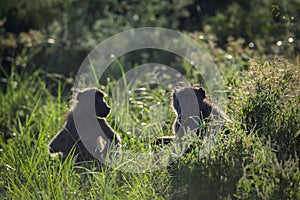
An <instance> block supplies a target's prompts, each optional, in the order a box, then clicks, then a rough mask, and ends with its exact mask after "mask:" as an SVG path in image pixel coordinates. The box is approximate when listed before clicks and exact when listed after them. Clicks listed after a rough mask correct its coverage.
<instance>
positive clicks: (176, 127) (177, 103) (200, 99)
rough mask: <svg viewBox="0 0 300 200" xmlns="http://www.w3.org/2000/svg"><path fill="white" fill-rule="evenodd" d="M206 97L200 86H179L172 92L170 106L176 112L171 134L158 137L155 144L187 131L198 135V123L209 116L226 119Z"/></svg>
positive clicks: (182, 134) (168, 141)
mask: <svg viewBox="0 0 300 200" xmlns="http://www.w3.org/2000/svg"><path fill="white" fill-rule="evenodd" d="M206 99H207V96H206V92H205V90H204V89H203V88H202V87H198V86H194V87H181V88H177V89H175V90H174V91H173V92H172V95H171V100H172V108H173V110H174V112H175V114H176V119H175V121H174V123H173V135H172V136H162V137H158V138H157V139H156V141H155V143H156V144H159V145H161V144H168V143H170V142H171V141H172V140H173V139H174V138H175V135H176V137H178V138H181V137H183V136H184V133H185V132H187V131H194V133H196V134H197V136H199V124H200V123H201V122H203V121H205V120H206V121H208V120H209V118H210V117H215V118H218V119H221V120H225V121H228V120H227V118H226V116H225V114H224V113H223V112H222V111H220V109H218V108H217V106H214V105H212V104H211V103H210V102H209V101H208V100H206Z"/></svg>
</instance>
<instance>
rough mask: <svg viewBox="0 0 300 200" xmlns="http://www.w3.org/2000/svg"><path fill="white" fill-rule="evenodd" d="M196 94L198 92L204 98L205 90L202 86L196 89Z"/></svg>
mask: <svg viewBox="0 0 300 200" xmlns="http://www.w3.org/2000/svg"><path fill="white" fill-rule="evenodd" d="M198 94H199V95H200V96H201V97H202V98H203V99H205V97H206V94H205V90H204V89H203V88H202V87H201V88H199V89H198Z"/></svg>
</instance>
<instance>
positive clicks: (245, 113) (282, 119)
mask: <svg viewBox="0 0 300 200" xmlns="http://www.w3.org/2000/svg"><path fill="white" fill-rule="evenodd" d="M245 73H246V74H247V75H246V77H245V78H244V80H243V81H242V83H241V86H240V89H239V91H237V94H236V96H235V98H234V99H235V100H233V101H232V102H233V103H232V104H233V105H237V107H235V111H236V114H238V115H237V116H238V118H239V119H241V120H242V122H243V123H244V125H245V129H246V130H248V131H249V132H250V131H253V130H255V131H257V133H258V134H259V135H260V136H262V137H263V138H265V139H268V138H270V139H271V145H272V148H274V149H275V150H276V151H277V154H278V155H279V158H280V159H288V158H289V156H290V155H293V154H294V152H296V150H297V151H298V147H299V145H300V143H299V141H300V139H299V136H298V135H297V132H298V130H300V123H299V119H300V109H299V108H300V94H299V91H300V88H299V84H296V83H299V81H300V74H299V65H292V64H290V63H288V62H287V61H285V60H280V59H279V60H275V61H274V62H265V63H264V64H259V63H256V62H254V61H252V63H251V65H250V67H249V71H247V72H245ZM238 99H242V101H239V100H238ZM235 101H236V102H235ZM237 102H239V104H235V103H237ZM298 156H299V151H298Z"/></svg>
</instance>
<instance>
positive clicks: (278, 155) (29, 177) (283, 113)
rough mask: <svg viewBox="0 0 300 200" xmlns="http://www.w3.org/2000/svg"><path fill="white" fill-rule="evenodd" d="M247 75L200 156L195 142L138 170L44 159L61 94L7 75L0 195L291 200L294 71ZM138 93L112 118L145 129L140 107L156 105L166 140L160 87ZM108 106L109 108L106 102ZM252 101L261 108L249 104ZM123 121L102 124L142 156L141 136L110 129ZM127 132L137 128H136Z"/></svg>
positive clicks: (0, 110)
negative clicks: (165, 161)
mask: <svg viewBox="0 0 300 200" xmlns="http://www.w3.org/2000/svg"><path fill="white" fill-rule="evenodd" d="M250 70H251V71H248V72H247V71H246V72H245V73H244V77H243V78H242V80H239V81H236V82H237V83H239V84H238V85H229V86H230V87H231V88H232V90H231V91H230V95H229V96H230V98H231V100H230V101H229V102H230V103H229V105H228V108H227V110H228V111H229V117H230V118H231V119H233V121H234V122H233V123H229V124H226V125H225V129H226V130H228V131H225V130H224V131H222V132H221V133H220V136H219V137H217V138H216V143H215V145H214V146H213V147H211V148H210V150H209V151H208V152H205V153H204V152H203V148H204V146H203V145H204V143H203V140H202V139H195V141H194V146H195V148H194V149H193V150H192V151H191V152H190V153H187V154H185V155H184V156H182V157H180V158H179V159H178V160H176V161H175V162H174V163H173V164H172V165H171V166H169V167H168V168H162V169H159V170H155V171H149V172H144V173H131V172H128V171H126V170H125V169H123V168H121V167H120V166H119V168H117V169H116V168H110V167H108V166H104V165H101V164H100V163H98V162H90V163H82V164H80V165H78V164H74V162H73V159H74V158H73V156H72V155H70V157H68V158H67V159H66V160H65V161H64V162H61V161H60V159H59V157H51V156H50V155H49V153H48V142H49V141H50V140H51V138H52V137H53V136H54V135H55V133H56V132H57V131H58V130H59V129H60V128H61V126H62V124H63V121H64V116H65V114H66V112H67V110H68V106H67V105H68V101H69V100H70V97H68V96H65V95H62V93H64V94H65V93H68V92H66V90H67V89H66V88H65V87H64V85H63V84H61V83H59V82H57V85H56V87H54V88H53V87H51V88H50V87H49V86H48V85H46V84H45V81H44V80H43V78H42V77H43V74H42V73H40V72H36V73H34V74H31V75H30V76H29V75H27V74H26V73H24V74H19V73H18V72H16V71H13V75H8V76H7V79H8V83H9V84H7V88H5V91H3V92H2V93H0V96H1V99H0V102H1V105H0V117H1V118H0V119H1V121H0V127H1V136H2V139H1V154H0V176H1V178H0V198H1V199H232V198H235V199H299V198H300V185H299V182H300V176H299V174H300V173H299V151H298V150H299V145H300V143H299V130H300V128H299V124H300V123H299V107H300V106H299V102H300V98H299V91H300V88H299V84H298V85H297V84H296V83H295V80H299V73H298V74H297V73H293V74H292V76H288V74H289V73H292V71H294V72H295V71H298V72H299V66H295V65H291V64H288V65H287V64H286V63H285V61H277V62H268V63H265V64H262V65H260V64H257V65H256V64H253V63H252V68H250ZM253 73H255V74H254V75H253ZM285 74H286V75H285ZM114 84H115V82H114V81H111V82H109V83H108V84H107V85H106V86H105V87H104V90H105V92H106V93H108V94H112V91H113V85H114ZM229 84H230V83H229ZM291 87H292V89H291ZM143 88H144V89H143V90H140V91H139V90H137V91H135V92H132V93H131V97H132V101H131V102H130V103H131V104H130V105H128V107H124V108H123V110H122V109H121V110H120V112H119V113H121V114H120V116H123V115H126V114H128V113H130V115H136V116H139V117H136V118H135V119H134V120H135V123H137V124H142V123H149V119H151V117H155V115H154V116H151V114H152V113H151V110H150V109H149V105H151V103H153V102H158V101H161V102H162V104H161V105H162V106H163V107H162V108H163V109H162V112H167V113H168V114H167V121H166V122H165V123H166V124H165V125H164V126H162V127H161V126H159V127H156V129H155V130H158V132H157V135H168V134H170V132H171V131H170V130H171V126H172V122H173V120H174V119H175V118H174V117H175V116H174V114H173V113H172V111H171V109H170V106H169V99H168V98H169V92H170V91H169V89H167V88H162V87H150V85H144V86H143ZM258 89H260V90H258ZM53 90H54V91H55V94H56V95H53V93H52V92H53ZM69 94H70V93H69ZM266 95H267V96H266ZM141 97H142V98H141ZM144 97H145V98H144ZM150 97H151V98H150ZM136 101H140V102H142V103H138V104H137V103H136ZM108 102H109V104H110V106H111V107H112V108H113V107H114V105H113V104H112V101H111V99H108ZM262 103H264V105H268V106H267V108H266V107H263V106H261V107H259V106H258V105H261V104H262ZM140 105H143V107H141V106H140ZM266 109H267V110H266ZM141 111H143V112H144V115H141V114H140V113H139V112H141ZM262 115H263V116H266V117H265V118H263V120H264V124H260V123H258V121H257V120H260V119H261V116H262ZM129 120H131V118H126V117H121V118H120V119H119V121H116V120H115V116H114V115H113V114H111V116H110V117H109V118H108V122H109V123H110V124H112V126H113V127H114V129H115V130H116V131H118V132H119V133H120V134H121V135H122V138H123V149H125V150H131V151H133V152H147V151H148V150H151V147H149V145H150V146H151V142H152V141H151V137H148V138H147V137H146V139H145V138H142V137H135V135H134V134H133V133H131V134H129V133H128V132H126V131H124V130H122V128H120V123H122V124H123V123H124V124H130V123H131V121H129ZM150 125H151V124H149V127H150ZM146 126H147V125H146ZM126 127H129V125H128V126H126ZM154 127H155V126H154ZM137 129H139V131H142V130H143V125H141V126H139V127H137ZM225 132H226V134H225ZM149 138H150V139H149ZM149 167H150V168H151V167H152V166H151V165H150V166H149ZM153 167H154V166H153ZM118 169H121V170H118Z"/></svg>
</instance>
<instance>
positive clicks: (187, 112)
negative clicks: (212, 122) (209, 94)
mask: <svg viewBox="0 0 300 200" xmlns="http://www.w3.org/2000/svg"><path fill="white" fill-rule="evenodd" d="M205 98H206V94H205V90H204V89H203V88H201V87H184V88H180V89H175V90H174V92H173V94H172V101H173V108H174V110H175V112H176V114H177V116H178V117H179V118H183V119H186V118H188V117H191V116H199V117H201V118H202V119H204V118H207V117H209V115H210V113H211V110H212V107H211V105H210V104H208V103H207V102H205V101H204V99H205Z"/></svg>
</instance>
